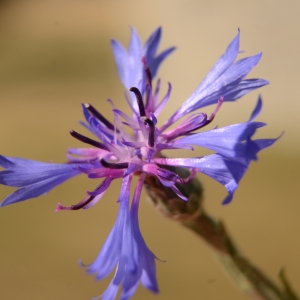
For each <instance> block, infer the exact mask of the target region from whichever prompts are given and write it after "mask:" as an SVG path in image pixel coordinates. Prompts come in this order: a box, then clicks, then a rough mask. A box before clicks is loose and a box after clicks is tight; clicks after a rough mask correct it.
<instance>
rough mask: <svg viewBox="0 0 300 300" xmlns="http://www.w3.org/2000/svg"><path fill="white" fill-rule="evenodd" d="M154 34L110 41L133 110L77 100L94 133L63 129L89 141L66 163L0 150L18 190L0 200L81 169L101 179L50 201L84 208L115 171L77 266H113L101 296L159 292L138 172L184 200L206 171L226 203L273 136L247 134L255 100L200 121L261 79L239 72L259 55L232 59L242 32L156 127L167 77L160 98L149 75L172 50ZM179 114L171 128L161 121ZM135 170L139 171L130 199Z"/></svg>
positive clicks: (6, 179) (35, 192)
mask: <svg viewBox="0 0 300 300" xmlns="http://www.w3.org/2000/svg"><path fill="white" fill-rule="evenodd" d="M160 39H161V28H158V29H157V30H156V31H154V33H153V34H152V35H151V36H150V37H149V39H148V40H147V41H146V43H145V44H144V45H143V44H142V43H141V41H140V39H139V37H138V35H137V33H136V31H135V30H134V29H133V28H132V29H131V40H130V43H129V47H128V50H126V49H125V48H124V47H123V46H122V45H121V44H120V43H119V42H117V41H115V40H112V50H113V54H114V58H115V62H116V66H117V71H118V74H119V77H120V80H121V82H122V83H123V85H124V87H125V89H126V93H125V98H126V101H127V103H128V105H129V107H130V109H131V111H132V114H131V115H127V114H125V113H124V112H122V111H121V110H119V109H117V108H116V107H115V106H114V104H113V102H112V101H110V104H111V105H112V113H113V122H111V121H109V120H108V119H107V118H106V117H104V116H103V115H102V114H101V112H99V111H98V110H97V109H96V108H95V107H94V106H92V105H91V104H88V103H87V104H85V105H83V107H82V109H83V114H84V117H85V122H83V123H82V125H83V126H84V127H85V128H86V129H88V130H89V131H90V132H91V133H92V134H93V135H94V137H95V138H94V139H91V138H89V137H87V136H85V135H82V134H81V133H78V132H76V131H73V130H71V131H70V134H71V135H72V136H73V137H74V138H76V139H78V140H80V141H81V142H83V143H84V144H87V145H89V146H92V147H91V148H86V147H85V148H79V149H69V150H68V152H67V158H68V162H67V163H64V164H53V163H42V162H37V161H33V160H27V159H20V158H12V157H6V156H0V166H1V167H2V168H3V169H4V170H3V171H1V172H0V183H1V184H3V185H7V186H12V187H17V188H18V189H17V190H16V191H15V192H13V193H12V194H10V195H9V196H8V197H7V198H6V199H4V200H3V202H2V204H1V206H6V205H8V204H13V203H17V202H21V201H24V200H27V199H30V198H35V197H38V196H40V195H42V194H44V193H46V192H49V191H50V190H51V189H52V188H54V187H56V186H57V185H60V184H62V183H63V182H65V181H66V180H68V179H70V178H72V177H74V176H76V175H79V174H85V175H86V176H88V177H89V178H99V181H100V183H99V185H98V186H97V187H96V188H95V189H94V190H93V191H90V192H87V195H86V197H85V198H84V199H83V200H81V201H80V202H79V203H77V204H75V205H72V206H64V205H62V204H60V203H58V205H57V207H56V211H61V210H79V209H87V208H90V207H92V206H93V205H94V204H96V202H98V201H99V200H100V199H101V198H102V196H103V195H104V193H105V192H106V190H107V189H108V188H109V186H110V184H111V182H112V181H113V180H115V179H117V178H121V179H122V186H121V192H120V196H119V200H118V203H119V213H118V216H117V220H116V222H115V224H114V227H113V229H112V231H111V233H110V234H109V236H108V238H107V240H106V242H105V243H104V245H103V248H102V250H101V251H100V253H99V255H98V257H97V258H96V260H95V261H94V262H93V263H91V264H90V265H86V266H85V265H83V264H82V265H83V266H84V267H85V268H86V270H87V272H88V273H90V274H95V276H96V279H97V280H100V279H102V278H104V277H106V276H108V275H109V274H110V273H111V272H112V271H114V272H115V274H114V277H113V279H112V281H111V282H110V284H109V286H108V287H107V289H106V290H105V292H104V293H103V294H102V295H101V296H100V297H99V298H100V299H103V300H113V299H115V298H116V295H117V293H118V290H119V289H121V296H120V297H121V299H122V300H125V299H129V298H130V297H131V296H132V295H133V294H134V292H135V290H136V289H137V287H138V285H139V283H142V284H143V285H144V286H145V287H146V288H148V289H149V290H151V291H153V292H155V293H156V292H158V284H157V280H156V267H155V259H156V257H155V255H154V254H153V253H152V252H151V251H150V250H149V248H148V247H147V245H146V243H145V241H144V239H143V237H142V234H141V232H140V228H139V222H138V206H139V200H140V195H141V190H142V187H143V184H144V181H145V178H146V176H155V177H156V178H157V179H158V180H159V181H160V183H161V184H162V185H163V186H165V187H167V188H170V189H171V190H173V192H175V193H176V194H177V196H178V197H179V198H181V199H182V200H183V201H187V200H188V199H187V198H186V196H185V195H183V194H182V192H181V191H180V189H179V188H178V184H185V183H188V182H189V181H190V180H192V179H193V177H194V176H195V175H196V174H197V173H198V172H199V173H203V174H206V175H208V176H210V177H211V178H213V179H214V180H216V181H218V182H219V183H221V184H222V185H223V186H224V187H225V188H226V190H227V196H226V197H225V199H224V200H223V204H227V203H229V202H230V201H231V200H232V198H233V195H234V192H235V190H236V188H237V187H238V184H239V181H240V180H241V179H242V177H243V176H244V174H245V172H246V171H247V169H248V167H249V164H250V162H251V161H252V160H256V159H257V154H258V152H259V151H260V150H262V149H264V148H266V147H268V146H271V145H272V144H273V143H274V142H275V141H276V139H253V135H254V134H255V132H256V131H257V130H258V129H259V128H260V127H263V126H265V125H266V124H265V123H262V122H258V121H255V118H256V117H257V116H258V114H259V113H260V111H261V108H262V101H261V99H260V98H259V99H258V101H257V104H256V106H255V108H254V110H253V112H252V113H251V115H250V117H249V120H247V121H246V122H244V123H240V124H233V125H229V126H226V127H222V128H215V129H204V127H206V126H207V125H208V124H210V123H211V122H212V121H213V120H214V118H215V116H216V114H217V112H218V110H219V109H220V108H221V106H222V105H223V103H224V102H228V101H235V100H237V99H239V98H241V97H242V96H243V95H245V94H247V93H249V92H250V91H252V90H255V89H257V88H259V87H262V86H264V85H266V84H268V82H267V81H265V80H264V79H245V78H246V76H247V75H248V73H249V72H250V71H251V70H252V68H253V67H254V66H256V64H257V63H258V62H259V60H260V58H261V54H257V55H254V56H250V57H246V58H243V59H240V60H237V56H238V54H239V41H240V32H238V34H237V36H236V37H235V38H234V39H233V40H232V41H231V43H230V44H229V46H228V47H227V49H226V51H225V53H224V54H223V55H222V56H221V57H220V58H219V60H218V61H217V62H216V64H215V65H214V67H213V68H212V69H211V71H210V72H209V73H208V75H207V76H206V77H205V79H204V80H203V81H202V83H201V84H200V85H199V86H198V87H197V88H196V90H195V91H194V92H193V93H192V95H191V96H190V97H189V98H188V99H187V100H186V101H184V102H183V104H182V105H181V107H180V108H179V109H178V110H177V111H175V112H174V113H173V115H172V116H171V117H170V118H169V119H168V120H167V121H166V122H165V123H164V124H163V125H162V126H158V125H157V118H158V117H159V114H160V112H161V111H162V110H163V108H164V107H165V105H166V104H167V102H168V100H169V98H170V95H171V84H168V91H167V93H166V95H165V96H164V97H163V98H162V99H161V100H160V101H159V90H160V80H157V82H156V86H155V87H154V86H153V84H154V82H153V79H154V78H155V76H156V73H157V71H158V69H159V67H160V64H161V63H162V62H163V61H164V59H165V58H166V57H168V56H169V54H171V53H172V52H173V51H174V49H175V48H174V47H172V48H168V49H166V50H165V51H163V52H161V53H160V54H157V49H158V46H159V43H160ZM208 105H215V110H214V112H213V113H212V114H211V115H210V116H208V115H207V114H206V113H204V112H199V109H200V108H203V107H206V106H208ZM191 113H193V114H191ZM177 121H178V123H177V126H176V127H175V128H174V129H169V128H170V126H171V125H173V124H174V123H175V122H177ZM128 129H129V130H131V134H130V133H129V131H128ZM193 147H204V148H207V149H210V150H212V151H214V154H210V155H206V156H201V157H193V158H190V157H188V158H164V156H162V155H161V152H162V151H163V150H172V149H188V150H193ZM168 166H176V167H182V168H188V169H189V170H190V175H189V176H188V177H187V178H182V177H180V176H179V175H178V174H176V173H174V172H172V171H170V170H169V168H167V167H168ZM133 176H137V177H138V178H139V179H138V183H137V185H136V187H135V191H134V194H133V197H132V201H130V199H131V197H130V186H131V182H132V179H133ZM100 179H102V181H101V180H100Z"/></svg>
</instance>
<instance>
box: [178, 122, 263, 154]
mask: <svg viewBox="0 0 300 300" xmlns="http://www.w3.org/2000/svg"><path fill="white" fill-rule="evenodd" d="M265 125H266V124H265V123H262V122H245V123H241V124H234V125H230V126H226V127H222V128H218V129H214V130H209V131H205V132H199V133H195V134H193V135H190V136H185V137H183V138H180V139H178V140H176V141H175V142H174V146H176V147H181V146H184V145H196V146H200V147H204V148H208V149H210V150H214V151H216V152H217V153H219V154H221V155H224V156H228V157H241V158H245V159H256V157H255V155H254V153H251V151H249V149H248V148H249V143H251V140H250V138H251V137H252V135H253V134H254V133H255V131H256V129H257V128H260V127H262V126H265Z"/></svg>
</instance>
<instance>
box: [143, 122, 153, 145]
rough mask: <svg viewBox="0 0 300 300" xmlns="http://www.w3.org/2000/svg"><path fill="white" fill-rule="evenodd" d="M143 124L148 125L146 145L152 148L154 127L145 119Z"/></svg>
mask: <svg viewBox="0 0 300 300" xmlns="http://www.w3.org/2000/svg"><path fill="white" fill-rule="evenodd" d="M145 123H147V124H148V125H149V129H150V130H149V137H148V145H149V147H151V148H153V147H154V134H155V125H154V123H153V122H152V121H151V120H150V119H146V121H145Z"/></svg>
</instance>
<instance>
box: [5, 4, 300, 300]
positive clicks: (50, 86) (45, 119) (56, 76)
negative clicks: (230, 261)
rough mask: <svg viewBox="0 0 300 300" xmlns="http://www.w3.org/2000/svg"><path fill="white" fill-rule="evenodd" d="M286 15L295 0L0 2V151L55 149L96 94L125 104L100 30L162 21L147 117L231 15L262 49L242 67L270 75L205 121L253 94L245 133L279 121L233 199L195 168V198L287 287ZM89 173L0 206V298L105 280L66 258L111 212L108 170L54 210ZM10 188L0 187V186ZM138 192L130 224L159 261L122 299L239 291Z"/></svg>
mask: <svg viewBox="0 0 300 300" xmlns="http://www.w3.org/2000/svg"><path fill="white" fill-rule="evenodd" d="M299 15H300V2H299V1H296V0H290V1H279V0H277V1H276V0H269V1H261V0H256V1H239V0H231V1H221V0H219V1H208V0H198V1H195V0H194V1H183V0H168V1H165V0H163V1H158V0H153V1H137V0H131V1H101V0H98V1H95V0H89V1H83V0H73V1H67V0H51V1H37V0H36V1H33V0H26V1H9V0H7V1H1V2H0V111H1V117H0V140H1V144H0V153H1V154H4V155H9V156H17V157H24V158H29V159H36V160H42V161H51V160H52V161H53V162H63V161H65V150H66V149H67V147H68V146H72V147H76V146H79V145H80V143H77V142H76V141H75V140H74V139H73V138H71V137H70V135H69V133H68V131H69V130H70V129H74V130H77V131H80V132H82V133H84V132H85V130H84V129H83V128H81V127H80V125H78V120H82V119H83V117H82V114H81V106H80V104H81V103H82V102H90V103H92V104H94V105H95V106H96V107H98V108H100V109H101V112H104V114H107V115H109V116H111V113H110V112H109V106H108V105H107V104H106V101H105V100H106V99H107V98H111V99H113V100H114V102H115V103H116V105H117V106H118V107H119V108H121V109H122V108H124V107H125V105H126V104H125V100H124V97H123V87H122V86H121V84H120V82H119V80H118V77H117V73H116V70H115V65H114V62H113V58H112V54H111V50H110V43H109V41H110V38H116V39H118V40H120V41H121V42H123V43H126V44H127V43H128V40H129V25H132V26H134V27H135V28H136V29H137V30H138V32H139V34H140V36H141V38H142V40H143V41H145V40H146V38H147V37H148V36H149V35H150V33H151V32H152V31H153V30H154V29H155V28H156V27H157V26H160V25H161V26H163V43H162V46H161V47H160V49H164V48H165V47H167V46H173V45H176V46H178V49H177V50H176V52H175V53H174V54H172V56H171V57H170V58H169V59H168V60H167V61H166V62H165V63H164V64H163V66H162V68H161V69H160V72H159V76H160V77H161V78H162V80H163V85H162V87H163V92H164V91H166V89H167V81H170V82H171V83H172V85H173V92H172V98H171V102H170V103H171V104H170V105H169V106H168V107H167V109H166V110H165V113H164V114H163V115H162V117H161V118H160V122H162V121H164V120H165V119H166V118H167V116H168V115H170V112H173V111H174V110H175V109H176V108H178V107H179V106H180V104H181V103H182V102H183V100H185V99H186V98H187V97H188V96H189V95H190V94H191V93H192V92H193V90H194V89H195V87H196V86H197V85H198V84H199V83H200V81H201V80H202V79H203V77H204V76H205V74H206V73H207V72H208V71H209V69H210V68H211V67H212V66H213V64H214V63H215V61H216V59H217V58H218V57H219V56H220V55H221V54H222V53H223V51H224V50H225V48H226V46H227V44H228V43H229V41H231V39H232V38H233V37H234V36H235V35H236V33H237V28H238V27H239V28H240V29H241V49H244V50H246V54H247V55H252V54H255V53H258V52H260V51H263V53H264V55H263V58H262V60H261V62H260V64H259V66H258V67H257V68H255V70H254V71H253V72H252V73H251V75H250V76H251V77H252V78H253V77H262V78H265V79H268V80H270V81H271V85H269V86H267V87H264V88H263V89H261V90H259V91H255V92H252V93H251V94H249V95H247V96H246V97H244V98H243V100H242V101H241V100H240V101H239V102H237V103H233V104H225V105H223V107H222V109H221V110H220V112H219V113H218V116H217V118H216V121H215V123H214V125H216V124H218V125H219V126H224V125H228V124H231V123H238V122H242V121H245V120H246V119H247V118H248V116H249V114H250V112H251V110H252V108H253V107H254V105H255V102H256V99H257V95H258V93H261V94H262V97H263V100H264V108H263V112H262V113H261V115H260V116H259V118H258V120H260V121H265V122H267V123H268V126H267V127H266V128H264V129H263V130H261V132H260V133H259V135H258V136H259V137H277V136H278V135H280V133H281V132H282V131H285V134H284V135H283V137H282V138H281V139H280V140H279V141H278V142H277V143H276V144H275V145H274V146H273V147H272V148H270V149H267V150H265V151H264V152H263V153H261V154H260V156H259V162H258V163H253V164H252V165H251V167H250V170H249V172H248V173H247V175H246V176H245V177H244V179H243V180H242V182H241V184H240V187H239V189H238V191H237V193H236V195H235V198H234V201H233V202H232V204H230V205H228V206H226V207H224V206H222V205H221V201H222V199H223V198H224V196H225V194H226V193H225V189H224V188H223V187H222V186H220V185H219V184H217V183H215V182H213V181H212V180H210V179H209V178H206V177H204V176H202V177H201V179H202V181H203V183H204V185H205V188H206V189H205V194H206V202H205V203H206V207H207V209H208V210H209V211H210V212H211V213H212V214H213V215H215V216H216V217H218V218H221V219H223V220H224V221H225V223H226V224H227V226H228V228H229V229H230V232H231V234H232V235H233V236H234V237H235V239H236V240H237V241H238V244H239V246H240V247H241V248H242V249H243V252H244V253H245V255H246V256H247V257H248V258H249V259H250V260H251V261H253V262H255V263H256V264H257V265H258V266H259V267H260V268H262V270H263V271H265V272H266V273H267V274H268V275H270V277H271V278H273V279H274V280H277V278H276V276H277V273H278V271H279V269H280V268H281V267H285V268H286V269H287V274H288V277H289V278H290V281H291V283H292V284H293V285H294V287H295V289H296V291H297V292H298V293H300V283H299V282H300V263H299V254H300V241H299V230H300V220H299V213H300V201H299V192H300V185H299V172H300V171H299V170H300V158H299V150H300V144H299V126H300V121H299V110H300V89H299V81H300V30H299V29H300V23H299ZM205 111H206V112H208V113H209V112H211V111H212V108H211V107H209V108H207V109H206V110H205ZM201 153H203V152H201V151H200V150H199V151H198V152H196V154H197V155H201ZM180 154H181V155H182V153H180ZM186 155H192V153H188V152H187V153H186ZM193 155H195V154H193ZM96 184H97V183H96V182H95V181H89V180H87V179H86V178H84V177H83V176H82V177H79V178H75V179H73V180H71V181H69V182H68V183H66V184H64V185H63V186H61V187H59V188H56V189H55V190H53V191H51V192H50V193H49V194H48V195H47V196H45V197H40V198H38V199H34V200H29V201H26V202H23V203H21V204H18V205H12V206H9V207H5V208H2V209H1V210H0V239H1V245H0V299H5V300H14V299H22V300H23V299H24V300H27V299H28V300H29V299H30V300H33V299H39V300H42V299H43V300H50V299H51V300H53V299H55V300H62V299H64V300H66V299H72V300H77V299H78V300H82V299H90V298H91V297H92V296H97V295H100V294H101V293H102V292H103V291H104V289H105V288H106V286H107V284H108V282H109V280H110V279H107V280H104V281H101V282H99V283H94V279H93V277H89V276H86V275H85V274H84V271H83V270H81V269H80V268H79V267H78V266H77V261H78V259H80V258H81V259H82V260H83V262H84V263H90V262H92V261H93V260H94V259H95V257H96V256H97V254H98V252H99V250H100V248H101V246H102V244H103V242H104V240H105V239H106V237H107V235H108V233H109V231H110V229H111V227H112V225H113V223H114V221H115V217H116V213H117V207H118V206H117V204H116V200H117V197H118V191H119V182H117V183H116V184H114V185H113V187H112V188H111V189H110V191H109V192H108V193H107V194H106V196H105V197H104V199H103V200H101V202H100V203H98V205H97V206H95V207H93V208H92V209H90V210H88V211H79V212H60V213H58V214H55V213H54V209H55V207H56V204H57V202H62V203H63V204H65V205H68V204H73V203H77V202H78V201H80V200H81V199H82V198H83V197H84V195H85V191H86V190H91V189H92V188H94V187H95V185H96ZM11 191H12V189H9V188H6V187H2V186H1V188H0V198H1V199H3V198H4V197H5V196H6V195H8V194H9V193H10V192H11ZM145 198H146V197H145V195H144V196H143V197H142V201H141V202H142V204H141V210H140V220H141V227H142V232H143V235H144V237H145V240H146V241H147V244H148V245H149V247H150V248H151V249H152V250H153V251H154V253H155V254H156V255H157V256H158V257H159V258H161V259H163V260H166V261H167V262H166V263H160V262H158V264H157V267H158V280H159V284H160V289H161V293H160V295H158V296H155V295H152V294H151V293H150V292H148V291H146V290H145V289H143V288H139V289H138V292H137V293H136V295H135V296H134V299H144V300H147V299H160V300H163V299H164V300H165V299H176V300H177V299H189V300H196V299H208V300H222V299H225V300H227V299H230V300H235V299H236V300H238V299H248V298H247V297H246V296H244V295H242V294H240V293H239V292H238V291H237V290H236V289H235V288H234V287H232V285H231V284H230V282H228V281H227V279H226V278H225V276H223V274H222V273H221V272H220V270H219V268H218V266H217V265H216V264H215V262H214V260H213V258H212V256H211V254H210V252H209V249H208V248H207V246H206V245H204V244H203V242H202V241H201V240H198V239H197V238H196V237H195V236H194V235H193V234H192V233H190V232H188V231H187V230H185V229H183V228H181V227H179V226H178V225H177V224H174V223H172V222H170V221H169V220H166V219H164V218H162V217H161V216H160V215H158V214H157V213H156V212H155V211H154V210H153V209H152V207H151V205H149V204H148V203H147V201H145Z"/></svg>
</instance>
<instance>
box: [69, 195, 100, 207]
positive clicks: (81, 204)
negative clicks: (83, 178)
mask: <svg viewBox="0 0 300 300" xmlns="http://www.w3.org/2000/svg"><path fill="white" fill-rule="evenodd" d="M94 198H95V196H91V195H88V196H87V197H86V198H85V199H84V200H83V201H81V202H79V203H77V204H75V205H72V206H71V210H78V209H81V208H84V207H85V206H86V205H88V204H89V203H91V202H92V201H93V200H94Z"/></svg>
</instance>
